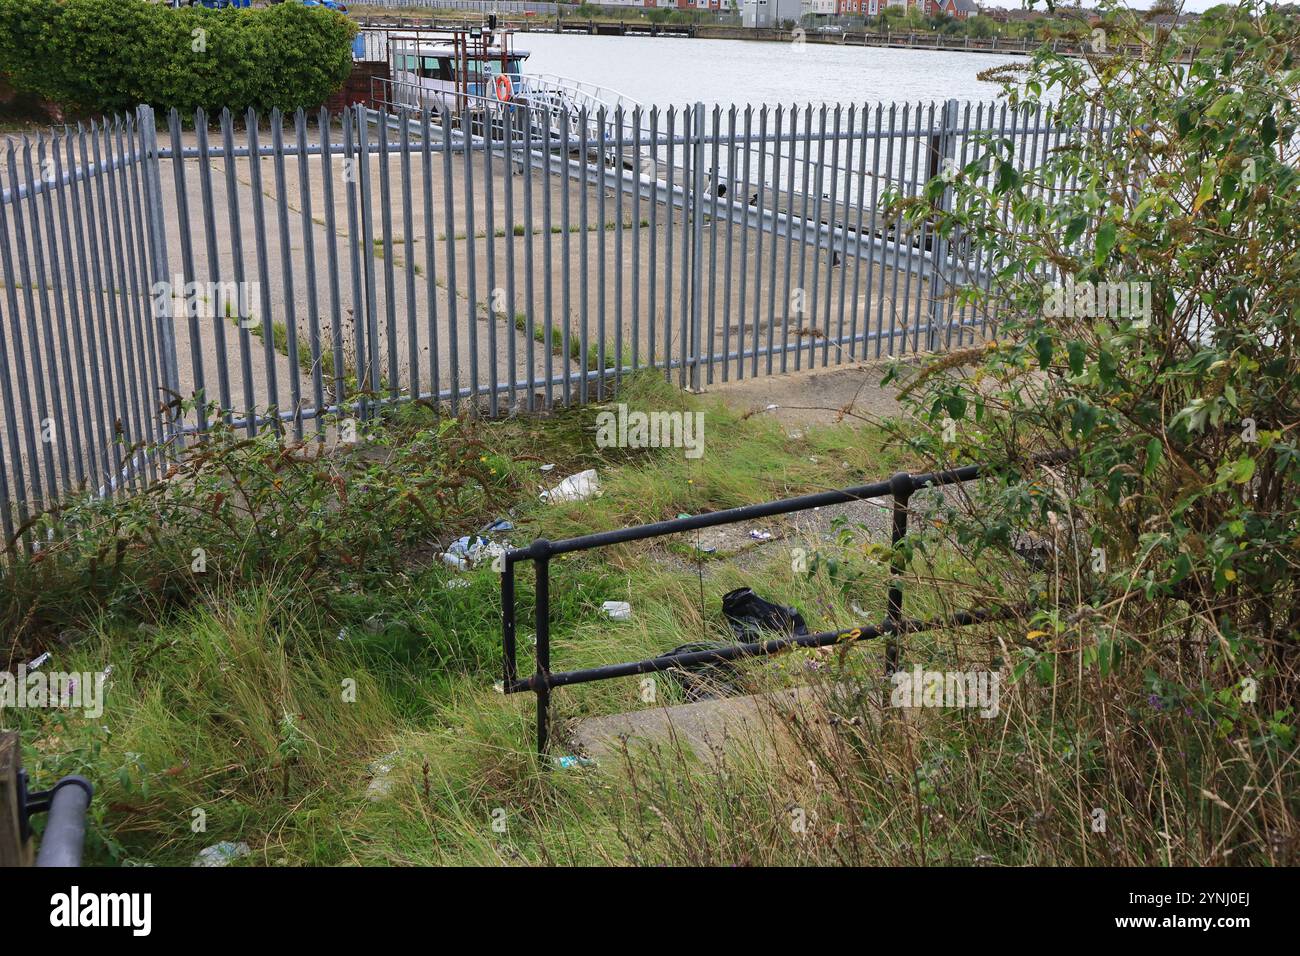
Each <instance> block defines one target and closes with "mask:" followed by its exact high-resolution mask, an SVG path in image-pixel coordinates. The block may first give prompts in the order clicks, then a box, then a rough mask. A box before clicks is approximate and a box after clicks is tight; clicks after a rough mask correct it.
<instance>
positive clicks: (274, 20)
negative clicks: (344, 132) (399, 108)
mask: <svg viewBox="0 0 1300 956" xmlns="http://www.w3.org/2000/svg"><path fill="white" fill-rule="evenodd" d="M355 35H356V25H355V24H354V23H352V21H350V20H349V19H347V17H345V16H343V15H342V14H339V13H336V12H334V11H331V10H327V9H325V8H324V7H304V6H302V5H301V4H296V3H284V4H278V5H276V6H272V7H269V8H267V9H264V10H253V9H226V10H208V9H205V8H203V7H185V8H181V9H172V8H170V7H167V6H164V5H162V4H156V3H136V2H129V3H118V2H113V0H0V64H3V69H4V71H5V72H7V73H8V74H9V75H10V77H11V79H12V81H13V84H14V86H15V87H17V88H18V89H20V90H24V91H28V92H33V93H37V94H39V95H41V96H44V97H46V98H48V99H50V100H52V101H54V102H56V103H58V104H59V105H61V106H62V107H64V108H65V109H68V110H71V111H74V112H95V113H110V112H121V111H123V110H130V109H134V108H135V107H136V106H137V105H139V104H141V103H146V104H149V105H151V106H154V107H157V108H160V109H162V108H166V109H170V108H175V109H178V110H180V111H181V112H182V113H184V112H193V111H194V110H196V109H198V108H200V107H202V108H203V109H206V110H208V111H216V110H220V109H221V108H222V107H229V108H230V109H232V110H238V111H242V110H246V109H247V108H248V107H250V106H251V107H254V108H256V109H258V110H259V111H261V110H269V109H271V108H272V107H279V108H280V109H282V110H293V109H297V108H299V107H302V108H314V107H317V106H320V105H321V103H323V102H324V101H325V99H326V98H327V97H328V96H330V94H332V93H334V92H335V91H336V90H338V88H339V87H340V86H342V84H343V81H344V80H345V79H346V78H347V76H348V73H349V72H350V70H351V69H352V54H351V43H352V39H353V37H354V36H355Z"/></svg>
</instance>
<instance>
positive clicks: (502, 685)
mask: <svg viewBox="0 0 1300 956" xmlns="http://www.w3.org/2000/svg"><path fill="white" fill-rule="evenodd" d="M492 689H493V690H494V691H496V692H497V693H498V694H504V693H505V692H506V682H505V681H503V680H498V681H493V682H492Z"/></svg>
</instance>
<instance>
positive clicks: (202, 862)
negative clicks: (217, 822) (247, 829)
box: [193, 840, 253, 866]
mask: <svg viewBox="0 0 1300 956" xmlns="http://www.w3.org/2000/svg"><path fill="white" fill-rule="evenodd" d="M252 852H253V851H252V849H251V848H250V847H249V845H248V844H247V843H232V842H230V841H229V840H222V841H221V842H220V843H214V844H212V846H209V847H204V848H203V849H202V850H200V851H199V855H198V856H196V857H195V858H194V863H193V865H194V866H229V865H230V864H231V863H233V862H234V861H235V860H238V859H239V858H240V857H243V856H248V854H250V853H252Z"/></svg>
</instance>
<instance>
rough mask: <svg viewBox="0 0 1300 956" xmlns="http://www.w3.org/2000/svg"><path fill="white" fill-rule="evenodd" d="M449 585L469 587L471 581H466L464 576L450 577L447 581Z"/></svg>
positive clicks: (452, 586)
mask: <svg viewBox="0 0 1300 956" xmlns="http://www.w3.org/2000/svg"><path fill="white" fill-rule="evenodd" d="M447 587H449V588H467V587H469V582H468V581H466V580H465V579H464V578H450V579H448V581H447Z"/></svg>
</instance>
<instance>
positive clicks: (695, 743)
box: [569, 684, 879, 763]
mask: <svg viewBox="0 0 1300 956" xmlns="http://www.w3.org/2000/svg"><path fill="white" fill-rule="evenodd" d="M852 694H870V695H871V696H872V698H873V699H875V700H876V701H877V702H878V701H879V694H878V692H876V691H874V690H871V689H866V688H862V689H857V688H853V687H850V686H848V685H837V686H831V685H828V684H816V685H805V686H801V687H795V688H790V689H786V690H780V691H773V692H768V693H762V694H750V695H747V696H743V697H728V698H723V699H719V700H702V701H696V702H694V703H689V704H674V705H672V706H658V707H648V708H647V709H645V710H636V711H629V712H626V713H621V714H609V715H607V716H602V717H587V718H585V719H583V720H579V721H577V722H576V723H575V724H574V725H573V726H572V728H571V731H570V734H569V737H570V743H571V745H572V747H573V749H574V750H575V751H576V752H578V753H581V754H584V755H586V756H588V757H592V758H594V759H596V760H598V761H599V760H601V759H605V760H609V759H611V758H614V757H616V756H617V755H618V754H619V753H621V752H622V748H623V741H624V740H626V741H627V745H628V748H629V750H631V751H633V752H635V751H636V750H638V749H645V748H647V747H657V748H664V749H667V750H668V751H670V752H671V751H673V750H676V749H678V748H679V747H680V749H682V750H684V751H688V752H691V753H693V754H694V755H695V756H696V757H698V758H699V759H701V760H703V761H706V762H709V763H712V762H715V761H716V760H717V759H719V758H720V757H721V756H723V755H725V754H731V753H735V752H737V750H738V749H739V750H740V751H742V752H746V751H748V752H759V753H769V754H770V753H772V752H773V750H774V748H775V747H777V746H778V745H779V743H780V742H781V741H782V739H786V740H788V733H786V732H785V727H786V726H787V722H788V719H789V718H790V717H791V716H795V715H797V716H800V717H801V718H802V719H804V720H808V719H818V718H826V717H829V716H830V715H831V713H832V711H833V709H834V708H833V706H832V703H831V702H832V701H833V700H834V699H836V698H839V699H846V698H847V697H848V696H849V695H852Z"/></svg>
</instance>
